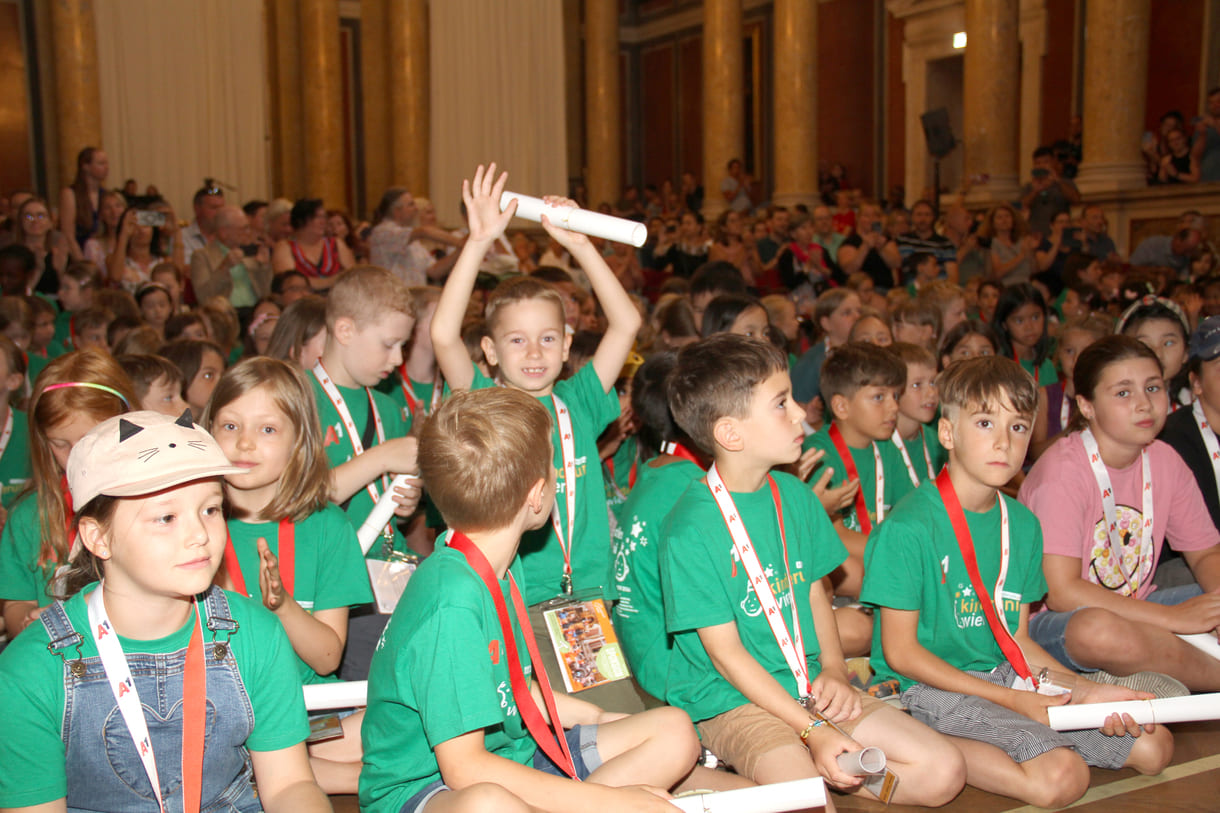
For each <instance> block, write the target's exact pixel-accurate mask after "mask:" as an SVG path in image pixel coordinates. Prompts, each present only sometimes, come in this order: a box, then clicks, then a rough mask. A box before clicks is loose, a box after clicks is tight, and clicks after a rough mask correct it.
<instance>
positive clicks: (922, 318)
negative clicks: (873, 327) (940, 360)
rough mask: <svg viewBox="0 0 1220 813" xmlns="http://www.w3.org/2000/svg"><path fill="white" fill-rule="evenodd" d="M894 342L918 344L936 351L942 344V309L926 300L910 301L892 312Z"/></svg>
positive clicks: (916, 299)
mask: <svg viewBox="0 0 1220 813" xmlns="http://www.w3.org/2000/svg"><path fill="white" fill-rule="evenodd" d="M891 315H892V324H891V330H892V331H893V333H894V341H896V342H907V343H909V344H917V345H919V346H921V347H926V348H928V350H929V351H934V350H935V349H936V346H937V344H938V343H939V342H940V330H941V328H940V308H939V307H937V306H936V304H934V303H933V302H931V301H929V300H926V299H920V298H915V299H909V300H907V301H906V302H903V303H901V304H899V305H898V306H897V307H895V308H894V309H893V312H892V314H891Z"/></svg>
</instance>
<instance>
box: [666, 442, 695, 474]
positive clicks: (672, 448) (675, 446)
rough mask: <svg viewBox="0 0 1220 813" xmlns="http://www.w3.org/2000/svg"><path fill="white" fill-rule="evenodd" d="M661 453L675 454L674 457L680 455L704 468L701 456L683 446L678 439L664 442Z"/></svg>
mask: <svg viewBox="0 0 1220 813" xmlns="http://www.w3.org/2000/svg"><path fill="white" fill-rule="evenodd" d="M661 454H667V455H673V456H674V457H680V458H682V459H683V460H689V461H690V462H692V463H694V464H695V465H696V466H698V467H699V468H703V463H702V461H700V460H699V458H698V457H696V456H695V453H694V452H692V451H691V450H690V449H688V448H686V447H685V446H683V445H682V444H681V443H678V442H677V441H672V440H671V441H669V442H668V443H662V444H661Z"/></svg>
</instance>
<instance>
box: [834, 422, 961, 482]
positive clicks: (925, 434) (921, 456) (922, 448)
mask: <svg viewBox="0 0 1220 813" xmlns="http://www.w3.org/2000/svg"><path fill="white" fill-rule="evenodd" d="M890 442H891V443H893V441H892V440H891V441H890ZM903 443H904V445H905V446H906V450H907V454H908V455H910V457H911V466H912V467H913V468H914V469H915V478H916V479H917V480H918V481H919V483H923V482H924V481H925V480H927V479H928V462H929V461H931V464H932V476H933V477H935V476H936V475H937V474H939V473H940V470H941V469H942V468H943V467H944V465H945V463H947V462H948V460H949V453H948V452H947V451H946V450H945V447H944V446H941V445H940V438H938V437H937V435H936V423H935V422H933V423H928V424H924V425H923V426H921V427H920V428H919V436H918V437H915V438H912V439H911V440H907V441H903ZM893 446H894V450H895V451H897V452H898V457H899V458H901V457H902V450H901V449H899V448H898V444H897V443H893ZM925 454H926V457H925ZM853 459H854V458H853ZM882 459H883V460H884V457H883V458H882ZM902 462H903V467H902V470H903V471H907V469H906V461H905V460H903V461H902ZM887 476H888V472H887ZM910 479H911V477H910V472H907V480H908V481H909V480H910ZM887 485H888V484H887ZM917 486H918V484H916V483H912V484H911V487H912V488H916V487H917Z"/></svg>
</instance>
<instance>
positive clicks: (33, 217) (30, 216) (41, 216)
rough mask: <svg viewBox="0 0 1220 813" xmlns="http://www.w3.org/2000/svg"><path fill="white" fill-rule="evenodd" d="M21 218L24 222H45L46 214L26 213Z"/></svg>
mask: <svg viewBox="0 0 1220 813" xmlns="http://www.w3.org/2000/svg"><path fill="white" fill-rule="evenodd" d="M23 217H24V218H25V219H26V220H46V219H47V213H46V212H26V213H25V214H24V215H23Z"/></svg>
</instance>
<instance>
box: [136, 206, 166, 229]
mask: <svg viewBox="0 0 1220 813" xmlns="http://www.w3.org/2000/svg"><path fill="white" fill-rule="evenodd" d="M136 223H138V224H140V225H141V226H152V227H153V228H154V229H156V228H160V227H161V226H164V225H165V213H164V212H150V211H148V210H145V209H141V210H140V211H138V212H136Z"/></svg>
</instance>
